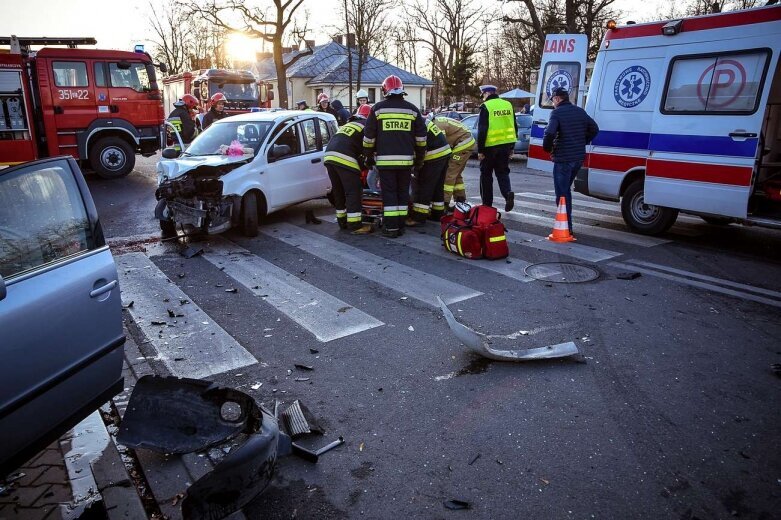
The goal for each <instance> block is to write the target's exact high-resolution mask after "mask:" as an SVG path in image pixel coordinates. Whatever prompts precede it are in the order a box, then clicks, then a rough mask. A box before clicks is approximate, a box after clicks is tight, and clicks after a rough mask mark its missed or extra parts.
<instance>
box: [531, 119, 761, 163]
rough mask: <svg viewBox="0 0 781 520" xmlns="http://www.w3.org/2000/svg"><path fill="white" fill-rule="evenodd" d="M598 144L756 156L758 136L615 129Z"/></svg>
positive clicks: (536, 131) (602, 135) (537, 134)
mask: <svg viewBox="0 0 781 520" xmlns="http://www.w3.org/2000/svg"><path fill="white" fill-rule="evenodd" d="M543 133H544V129H542V128H539V127H537V126H532V137H536V138H539V139H542V137H543ZM593 144H595V145H597V146H611V147H614V148H633V149H636V150H654V151H655V152H675V153H695V154H704V155H726V156H731V157H754V155H755V154H756V151H757V138H750V139H746V140H745V141H734V140H733V139H732V138H731V137H728V136H715V135H680V134H648V133H644V132H615V131H612V130H600V131H599V134H598V135H597V137H596V139H594V143H593Z"/></svg>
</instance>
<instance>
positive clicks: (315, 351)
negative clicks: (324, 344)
mask: <svg viewBox="0 0 781 520" xmlns="http://www.w3.org/2000/svg"><path fill="white" fill-rule="evenodd" d="M309 353H310V354H319V353H320V351H319V350H317V349H316V348H310V349H309Z"/></svg>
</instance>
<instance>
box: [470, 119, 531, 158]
mask: <svg viewBox="0 0 781 520" xmlns="http://www.w3.org/2000/svg"><path fill="white" fill-rule="evenodd" d="M477 117H478V116H477V115H473V116H468V117H465V118H464V119H462V120H461V123H463V124H464V125H466V127H467V128H469V130H470V131H471V132H472V136H473V137H474V138H475V140H477ZM532 119H533V118H532V116H531V115H530V114H515V122H516V123H517V125H518V140H517V141H515V147H514V148H513V153H518V154H526V153H528V152H529V136H530V135H531V128H532ZM475 153H477V145H475Z"/></svg>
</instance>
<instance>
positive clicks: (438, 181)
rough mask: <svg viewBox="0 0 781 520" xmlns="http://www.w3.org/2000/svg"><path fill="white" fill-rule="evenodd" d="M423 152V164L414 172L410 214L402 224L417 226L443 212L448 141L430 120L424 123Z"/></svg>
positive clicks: (448, 151) (439, 215)
mask: <svg viewBox="0 0 781 520" xmlns="http://www.w3.org/2000/svg"><path fill="white" fill-rule="evenodd" d="M426 136H427V140H426V155H425V156H424V157H423V167H422V168H421V169H420V170H418V171H417V173H416V174H415V183H414V184H415V189H414V190H413V194H412V196H413V199H412V201H413V204H412V215H410V217H409V218H408V219H407V222H406V225H408V226H410V227H414V226H417V225H418V224H422V223H424V222H426V219H428V218H431V219H434V220H439V219H440V218H441V217H442V215H443V214H444V213H445V196H444V194H443V185H444V184H445V172H446V171H447V163H448V161H449V160H450V154H451V150H450V145H449V144H447V138H446V137H445V133H444V132H443V131H442V130H440V128H439V127H438V126H437V125H435V124H434V123H433V122H431V121H429V122H428V123H426Z"/></svg>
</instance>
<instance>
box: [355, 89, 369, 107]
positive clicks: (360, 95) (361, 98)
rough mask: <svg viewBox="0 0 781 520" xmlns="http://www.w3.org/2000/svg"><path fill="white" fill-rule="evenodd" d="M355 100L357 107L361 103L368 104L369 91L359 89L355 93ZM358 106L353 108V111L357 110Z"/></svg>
mask: <svg viewBox="0 0 781 520" xmlns="http://www.w3.org/2000/svg"><path fill="white" fill-rule="evenodd" d="M355 101H356V102H357V104H358V108H360V107H361V105H368V104H369V93H368V92H366V90H364V89H361V90H359V91H358V92H356V93H355ZM358 108H356V109H355V111H356V112H357V111H358Z"/></svg>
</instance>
